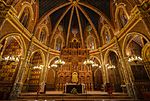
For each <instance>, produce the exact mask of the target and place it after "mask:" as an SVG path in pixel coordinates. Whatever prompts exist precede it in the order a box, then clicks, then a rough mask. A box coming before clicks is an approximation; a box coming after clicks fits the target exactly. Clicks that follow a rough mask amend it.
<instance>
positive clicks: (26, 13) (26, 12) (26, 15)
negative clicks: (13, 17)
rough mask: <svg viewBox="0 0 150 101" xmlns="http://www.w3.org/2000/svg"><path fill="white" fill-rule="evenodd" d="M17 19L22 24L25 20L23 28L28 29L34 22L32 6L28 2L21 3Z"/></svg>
mask: <svg viewBox="0 0 150 101" xmlns="http://www.w3.org/2000/svg"><path fill="white" fill-rule="evenodd" d="M18 18H19V20H20V21H22V23H23V19H24V20H26V22H24V23H25V25H24V26H25V27H26V28H27V27H28V24H29V23H30V22H31V21H32V20H34V11H33V8H32V5H31V4H30V3H29V2H26V1H25V2H23V3H22V8H21V10H20V13H19V14H18Z"/></svg>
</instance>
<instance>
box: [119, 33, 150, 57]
mask: <svg viewBox="0 0 150 101" xmlns="http://www.w3.org/2000/svg"><path fill="white" fill-rule="evenodd" d="M135 35H139V36H141V37H143V38H144V39H145V40H146V41H147V42H148V43H149V42H150V40H149V39H148V38H147V37H146V36H145V35H144V34H142V33H138V32H130V33H128V34H127V35H126V36H125V38H124V40H123V45H122V47H121V49H122V54H123V57H126V52H125V49H126V46H127V43H128V41H129V38H130V37H131V36H135Z"/></svg>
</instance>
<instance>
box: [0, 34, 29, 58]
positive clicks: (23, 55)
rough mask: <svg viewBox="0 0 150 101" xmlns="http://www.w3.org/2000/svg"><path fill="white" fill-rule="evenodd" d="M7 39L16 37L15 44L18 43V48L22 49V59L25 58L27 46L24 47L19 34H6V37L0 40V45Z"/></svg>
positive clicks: (22, 39)
mask: <svg viewBox="0 0 150 101" xmlns="http://www.w3.org/2000/svg"><path fill="white" fill-rule="evenodd" d="M8 37H18V38H17V39H16V40H17V42H18V43H19V45H20V47H21V48H22V49H23V53H22V57H25V56H26V53H27V52H26V50H27V46H26V43H25V41H24V38H23V37H22V36H21V34H19V33H8V34H7V35H5V36H3V37H2V38H1V39H0V43H1V42H2V41H3V40H4V39H6V38H8Z"/></svg>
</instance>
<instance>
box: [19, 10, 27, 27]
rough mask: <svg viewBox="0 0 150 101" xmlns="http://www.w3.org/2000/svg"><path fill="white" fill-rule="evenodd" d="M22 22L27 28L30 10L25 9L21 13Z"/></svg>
mask: <svg viewBox="0 0 150 101" xmlns="http://www.w3.org/2000/svg"><path fill="white" fill-rule="evenodd" d="M20 22H21V23H22V25H23V26H24V27H25V28H27V27H28V24H29V10H28V9H25V10H24V12H23V13H22V15H21V18H20Z"/></svg>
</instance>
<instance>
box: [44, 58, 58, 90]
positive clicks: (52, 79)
mask: <svg viewBox="0 0 150 101" xmlns="http://www.w3.org/2000/svg"><path fill="white" fill-rule="evenodd" d="M57 59H58V57H54V58H52V59H51V61H50V64H49V67H48V70H47V76H46V78H47V79H46V91H50V90H53V91H54V90H56V75H55V74H56V69H57V67H56V66H54V63H55V61H56V60H57Z"/></svg>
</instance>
